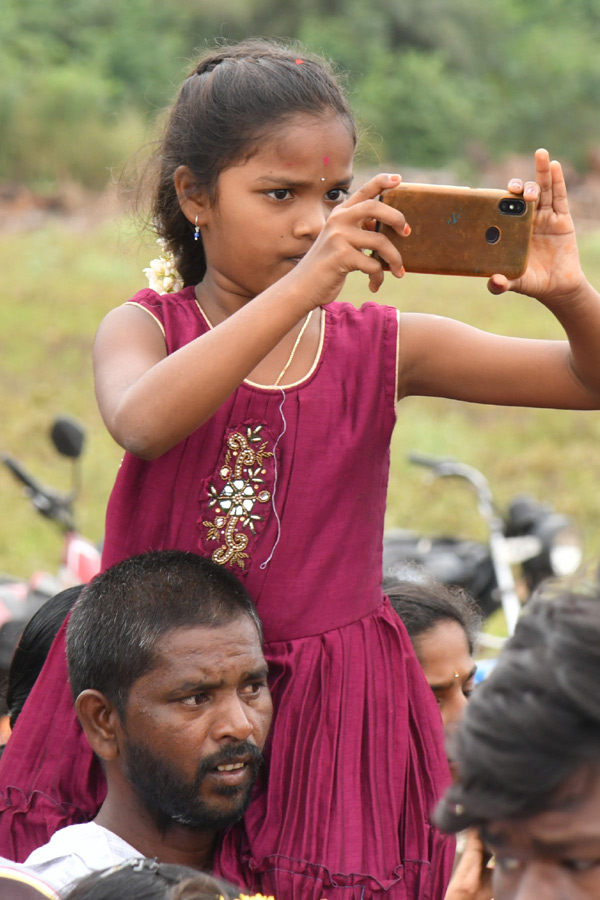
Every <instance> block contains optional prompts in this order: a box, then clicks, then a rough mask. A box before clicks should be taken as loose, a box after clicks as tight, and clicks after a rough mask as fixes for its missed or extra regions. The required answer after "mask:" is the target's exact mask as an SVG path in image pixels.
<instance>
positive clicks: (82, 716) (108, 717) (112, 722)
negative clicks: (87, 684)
mask: <svg viewBox="0 0 600 900" xmlns="http://www.w3.org/2000/svg"><path fill="white" fill-rule="evenodd" d="M75 710H76V712H77V716H78V717H79V721H80V722H81V727H82V728H83V730H84V731H85V736H86V738H87V739H88V743H89V745H90V747H91V748H92V750H93V751H94V753H95V754H96V755H97V756H99V757H100V759H104V760H109V759H115V758H116V757H117V756H118V755H119V735H120V734H121V731H122V728H121V720H120V718H119V714H118V713H117V710H116V709H115V707H114V705H113V704H112V703H111V702H110V700H107V699H106V697H105V696H104V694H101V693H100V691H95V690H91V689H90V690H86V691H82V692H81V694H80V695H79V696H78V698H77V700H76V701H75Z"/></svg>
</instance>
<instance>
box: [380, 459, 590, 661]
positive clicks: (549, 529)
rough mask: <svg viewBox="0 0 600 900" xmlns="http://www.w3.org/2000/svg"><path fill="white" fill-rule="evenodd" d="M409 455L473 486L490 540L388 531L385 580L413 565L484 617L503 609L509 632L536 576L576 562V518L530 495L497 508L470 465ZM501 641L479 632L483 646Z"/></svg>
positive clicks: (565, 570) (571, 568) (560, 571)
mask: <svg viewBox="0 0 600 900" xmlns="http://www.w3.org/2000/svg"><path fill="white" fill-rule="evenodd" d="M408 459H409V461H410V462H412V463H414V464H416V465H419V466H423V467H425V468H426V469H428V470H429V472H430V473H431V477H432V478H433V479H436V478H458V479H461V480H462V481H463V482H465V484H467V485H468V486H469V487H470V488H471V489H472V490H474V491H475V494H476V497H477V505H478V510H479V513H480V515H481V516H482V517H483V519H484V520H485V523H486V526H487V532H488V540H487V542H481V541H475V540H469V539H463V538H459V537H453V536H451V535H443V534H441V535H433V536H426V535H421V534H418V533H416V532H413V531H404V530H390V531H387V532H386V534H385V535H384V546H383V577H384V581H385V580H386V579H398V578H403V577H406V575H407V572H408V571H413V572H414V568H415V567H417V569H421V570H423V571H424V572H425V573H426V574H428V575H430V576H432V577H433V578H435V579H437V580H438V581H441V582H443V583H444V584H453V585H458V586H460V587H462V588H463V589H464V590H466V591H467V592H468V593H469V594H470V595H471V596H472V597H473V598H474V599H475V600H476V601H477V603H478V605H479V607H480V609H481V612H482V614H483V615H484V617H485V618H486V619H487V618H488V617H489V616H490V615H492V613H494V612H495V611H496V610H498V609H500V608H502V610H503V612H504V617H505V620H506V628H507V632H508V635H511V634H512V633H513V632H514V629H515V625H516V623H517V619H518V617H519V615H520V613H521V610H522V606H523V603H524V602H526V600H527V598H528V597H529V596H530V595H531V593H532V592H533V591H534V590H535V588H536V587H537V585H538V584H539V583H540V582H541V581H543V580H544V579H545V578H548V577H552V576H565V575H570V574H572V573H573V572H575V571H577V569H578V568H579V566H580V564H581V561H582V557H583V550H582V541H581V536H580V534H579V531H578V529H577V527H576V525H575V523H574V521H573V520H572V519H571V518H570V517H569V516H566V515H562V514H560V513H557V512H556V511H555V510H554V509H553V508H552V507H551V506H549V505H548V504H547V503H542V502H541V501H539V500H537V499H536V498H535V497H532V496H530V495H528V494H519V495H517V496H516V497H514V498H513V500H512V501H511V502H510V504H509V506H508V509H507V510H506V512H505V513H502V512H501V511H500V510H499V508H498V506H497V504H496V502H495V500H494V497H493V494H492V490H491V488H490V485H489V483H488V481H487V479H486V477H485V476H484V475H483V474H482V472H480V471H479V470H478V469H475V468H474V467H473V466H470V465H467V464H465V463H461V462H458V461H457V460H454V459H450V458H441V457H434V456H426V455H423V454H420V453H411V454H409V456H408ZM504 641H505V638H496V637H495V636H493V635H489V634H485V633H484V634H483V635H482V640H481V644H482V645H483V646H488V647H491V648H493V649H499V648H500V647H501V646H502V644H503V643H504Z"/></svg>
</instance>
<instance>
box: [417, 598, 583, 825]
mask: <svg viewBox="0 0 600 900" xmlns="http://www.w3.org/2000/svg"><path fill="white" fill-rule="evenodd" d="M599 683H600V585H599V584H598V582H597V581H581V582H578V583H563V584H562V585H561V584H551V583H545V584H544V585H543V586H542V588H541V589H540V590H539V591H538V592H537V593H536V595H535V596H534V598H532V599H531V600H530V601H529V602H528V604H527V606H526V607H525V611H524V613H523V615H522V616H521V618H520V619H519V621H518V623H517V627H516V630H515V633H514V635H513V637H512V638H511V639H510V640H509V641H508V642H507V644H506V645H505V647H504V648H503V650H502V651H501V653H500V655H499V658H498V662H497V664H496V666H495V667H494V669H493V670H492V671H491V673H490V674H489V675H488V677H487V678H486V679H485V681H483V682H482V683H481V684H480V685H479V686H478V688H477V690H476V691H475V692H474V694H473V697H472V698H471V700H470V702H469V705H468V707H467V709H466V711H465V715H464V718H463V721H462V723H461V726H460V728H459V729H458V731H457V733H456V735H455V738H454V746H453V747H452V748H451V749H452V757H453V759H454V760H455V761H456V764H457V768H458V771H459V773H460V775H459V780H458V781H457V783H456V784H454V785H453V786H452V787H451V788H450V789H449V791H448V793H447V794H446V796H445V797H444V799H443V800H442V802H441V803H440V805H439V807H438V810H437V811H436V815H435V818H436V821H437V823H438V825H439V826H440V827H441V828H442V830H444V831H448V832H456V831H460V830H462V829H463V828H466V827H468V826H471V825H483V824H485V823H487V822H489V821H492V820H498V819H505V818H507V819H511V818H518V817H528V816H531V815H534V814H536V813H538V812H544V811H547V810H550V809H552V808H553V807H554V804H556V803H557V795H558V792H559V790H560V789H561V788H562V787H563V786H564V785H565V784H566V783H567V782H568V779H569V778H570V777H571V776H574V775H575V774H576V773H581V772H585V770H586V769H588V770H589V772H590V773H591V772H593V771H594V770H598V769H600V692H599V691H598V684H599Z"/></svg>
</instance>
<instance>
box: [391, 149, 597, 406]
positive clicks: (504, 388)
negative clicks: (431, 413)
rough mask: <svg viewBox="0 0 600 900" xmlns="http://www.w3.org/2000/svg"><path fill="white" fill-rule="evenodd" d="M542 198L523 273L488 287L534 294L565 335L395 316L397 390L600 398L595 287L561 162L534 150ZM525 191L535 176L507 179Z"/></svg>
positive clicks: (530, 194) (523, 399)
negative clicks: (529, 335)
mask: <svg viewBox="0 0 600 900" xmlns="http://www.w3.org/2000/svg"><path fill="white" fill-rule="evenodd" d="M536 178H537V184H538V185H539V204H538V208H537V211H536V218H535V223H534V234H533V239H532V247H531V252H530V257H529V263H528V266H527V270H526V272H525V274H524V275H523V276H522V277H521V278H519V279H517V280H515V281H508V280H507V279H506V278H505V277H504V276H502V275H495V276H493V277H492V278H491V279H490V281H489V283H488V287H489V290H490V291H491V292H492V293H494V294H502V293H504V291H507V290H512V291H516V292H518V293H522V294H527V295H529V296H531V297H535V298H536V299H538V300H539V301H540V302H541V303H543V304H544V305H545V306H547V308H548V309H549V310H550V311H551V312H552V313H553V314H554V315H555V316H556V318H557V319H558V321H559V322H560V323H561V325H562V326H563V328H564V330H565V332H566V336H567V340H566V341H536V340H528V339H521V338H508V337H501V336H499V335H493V334H489V333H487V332H484V331H480V330H478V329H475V328H472V327H470V326H468V325H465V324H463V323H460V322H457V321H454V320H452V319H445V318H442V317H436V316H428V315H422V314H409V313H405V314H403V315H402V316H401V320H400V334H399V367H400V371H399V396H400V397H402V396H406V395H408V394H421V395H428V396H440V397H451V398H454V399H458V400H468V401H472V402H476V403H494V404H501V405H513V406H539V407H555V408H563V409H568V408H572V409H597V408H598V407H600V354H599V353H598V347H600V295H599V294H598V292H597V291H596V290H595V289H594V288H593V287H592V286H591V285H590V284H589V283H588V282H587V280H586V278H585V276H584V274H583V272H582V270H581V265H580V262H579V254H578V251H577V241H576V237H575V230H574V226H573V221H572V219H571V216H570V214H569V208H568V203H567V194H566V187H565V182H564V178H563V174H562V170H561V167H560V165H559V163H557V162H550V159H549V157H548V154H547V152H546V151H545V150H538V152H537V153H536ZM510 188H511V190H513V191H515V192H520V191H523V192H524V196H525V197H526V198H527V199H533V198H535V197H536V196H537V194H538V188H537V186H536V184H534V183H527V184H525V185H523V183H522V182H511V184H510Z"/></svg>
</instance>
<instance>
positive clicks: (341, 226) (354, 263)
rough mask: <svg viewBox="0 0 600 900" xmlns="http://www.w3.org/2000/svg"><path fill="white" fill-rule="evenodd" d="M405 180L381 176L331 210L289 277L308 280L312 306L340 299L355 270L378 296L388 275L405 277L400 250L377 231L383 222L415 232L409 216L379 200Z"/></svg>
mask: <svg viewBox="0 0 600 900" xmlns="http://www.w3.org/2000/svg"><path fill="white" fill-rule="evenodd" d="M400 181H401V178H400V176H399V175H376V176H375V177H374V178H371V180H370V181H368V182H367V183H366V184H365V185H363V187H361V188H360V189H359V190H358V191H356V193H354V194H352V196H351V197H349V198H348V199H347V200H346V201H345V202H344V203H341V204H340V205H339V206H337V207H336V208H335V209H334V210H333V211H332V212H331V214H330V215H329V218H328V219H327V221H326V223H325V225H324V227H323V230H322V231H321V233H320V234H319V236H318V237H317V239H316V240H315V243H314V244H313V246H312V247H311V249H310V250H309V252H308V253H307V254H306V256H305V257H304V258H303V259H302V261H301V262H300V263H298V265H297V266H296V268H295V269H294V271H293V272H291V273H290V274H289V276H288V278H293V279H294V280H298V279H300V280H303V279H306V281H307V287H306V291H307V296H310V299H311V305H314V306H315V307H316V306H324V305H326V304H328V303H331V302H332V301H333V300H335V299H336V298H337V296H338V294H339V292H340V291H341V289H342V287H343V286H344V282H345V280H346V276H347V275H348V274H349V273H350V272H364V273H365V275H367V276H368V278H369V289H370V290H371V291H372V292H373V293H376V292H377V291H378V290H379V288H380V287H381V285H382V283H383V277H384V272H385V271H388V270H389V271H390V272H391V273H392V275H394V276H395V277H396V278H402V276H403V275H404V266H403V265H402V256H401V255H400V252H399V251H398V250H397V248H396V247H394V245H393V244H392V243H391V241H389V240H388V238H387V237H385V236H384V235H383V234H380V233H379V232H378V231H376V230H375V229H376V225H377V223H378V222H381V223H382V224H385V225H389V226H390V227H391V228H393V229H394V230H395V231H396V232H397V233H398V234H399V235H401V236H405V235H407V234H409V233H410V228H409V227H408V225H407V222H406V219H405V218H404V216H403V214H402V213H401V212H399V211H398V210H396V209H393V208H392V207H391V206H388V205H387V204H385V203H381V202H380V200H379V195H380V194H381V192H382V191H383V190H385V189H386V188H391V187H396V186H397V185H398V184H399V183H400ZM374 253H375V254H377V255H376V256H374V255H372V254H374Z"/></svg>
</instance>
